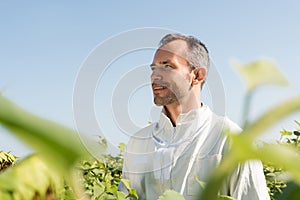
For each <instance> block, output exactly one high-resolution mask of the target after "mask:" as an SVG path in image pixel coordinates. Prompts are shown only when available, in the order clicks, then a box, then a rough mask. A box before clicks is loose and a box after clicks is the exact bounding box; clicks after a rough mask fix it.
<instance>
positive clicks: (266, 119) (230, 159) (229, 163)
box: [200, 97, 300, 200]
mask: <svg viewBox="0 0 300 200" xmlns="http://www.w3.org/2000/svg"><path fill="white" fill-rule="evenodd" d="M298 110H300V97H294V98H292V99H289V100H287V101H285V102H282V103H281V104H280V105H278V106H276V107H274V108H272V109H270V110H269V111H268V112H266V113H265V114H263V115H262V116H261V117H260V118H258V120H256V121H255V122H253V123H252V124H250V125H249V126H247V128H246V129H245V130H244V131H243V132H242V133H241V134H239V135H234V134H233V135H231V136H230V137H231V139H232V148H231V149H230V150H229V152H228V154H227V155H226V156H225V157H224V159H223V161H222V162H221V164H220V166H218V167H217V169H216V170H215V172H214V173H213V175H212V177H211V178H210V179H209V181H208V183H207V185H206V187H205V190H204V191H203V194H202V196H201V198H200V199H211V200H215V199H217V192H218V190H219V188H220V187H221V184H222V183H223V182H224V180H225V179H226V177H227V176H229V175H230V173H232V172H233V170H234V169H235V168H236V167H237V165H238V164H239V163H242V162H244V161H246V160H249V159H259V160H262V161H265V162H272V163H274V164H280V163H286V165H284V167H285V169H287V170H288V171H289V172H291V173H292V174H293V175H294V177H295V180H296V181H297V182H298V183H299V184H300V172H299V166H300V158H299V154H298V151H297V149H291V148H289V147H285V146H279V145H274V146H267V145H266V146H265V147H263V148H261V149H259V150H258V149H256V148H255V147H254V146H253V142H254V139H255V138H256V137H257V136H259V135H260V134H262V133H263V132H264V131H265V130H266V129H268V128H270V127H271V126H272V125H274V124H275V123H276V122H278V121H279V120H281V119H283V118H284V117H286V116H288V115H290V114H292V113H293V112H295V111H298Z"/></svg>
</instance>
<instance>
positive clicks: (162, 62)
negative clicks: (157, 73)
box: [150, 60, 171, 67]
mask: <svg viewBox="0 0 300 200" xmlns="http://www.w3.org/2000/svg"><path fill="white" fill-rule="evenodd" d="M159 64H161V65H165V64H171V62H170V60H165V61H161V62H159ZM153 66H157V65H156V64H154V63H152V64H151V65H150V67H153Z"/></svg>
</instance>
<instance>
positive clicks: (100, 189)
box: [80, 139, 138, 199]
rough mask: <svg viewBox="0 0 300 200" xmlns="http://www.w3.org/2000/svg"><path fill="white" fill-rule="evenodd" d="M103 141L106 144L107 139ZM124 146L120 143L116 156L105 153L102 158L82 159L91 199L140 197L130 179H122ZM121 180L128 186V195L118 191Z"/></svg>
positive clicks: (83, 172)
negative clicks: (132, 186) (131, 185)
mask: <svg viewBox="0 0 300 200" xmlns="http://www.w3.org/2000/svg"><path fill="white" fill-rule="evenodd" d="M101 143H102V144H103V145H104V146H106V140H105V139H102V142H101ZM124 146H125V145H124V144H123V143H121V144H120V145H119V149H120V153H119V154H118V155H116V156H113V155H111V154H103V155H102V156H101V157H100V158H97V159H92V160H84V161H82V163H81V167H80V170H81V171H82V174H83V178H84V181H83V182H84V187H85V190H86V193H87V194H88V195H89V197H90V198H91V199H126V198H127V197H132V198H135V199H137V198H138V197H137V194H136V191H135V189H132V188H131V187H130V184H129V181H128V180H122V179H121V178H122V166H123V154H122V152H123V151H124ZM120 181H122V182H123V184H124V185H125V186H126V188H127V190H128V193H129V195H128V196H127V195H126V194H125V193H123V192H121V191H118V185H119V183H120Z"/></svg>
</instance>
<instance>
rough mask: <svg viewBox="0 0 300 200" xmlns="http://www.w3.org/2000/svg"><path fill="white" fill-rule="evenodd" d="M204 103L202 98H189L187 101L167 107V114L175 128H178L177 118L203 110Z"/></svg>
mask: <svg viewBox="0 0 300 200" xmlns="http://www.w3.org/2000/svg"><path fill="white" fill-rule="evenodd" d="M201 106H202V103H201V100H200V98H199V97H198V98H188V99H187V100H186V101H184V99H182V100H181V101H180V103H179V102H174V103H172V104H168V105H166V106H165V110H166V114H167V116H168V117H169V118H170V120H171V122H172V124H173V126H174V127H175V126H176V121H177V118H178V116H179V115H180V114H182V113H187V112H189V111H191V110H193V109H198V108H201Z"/></svg>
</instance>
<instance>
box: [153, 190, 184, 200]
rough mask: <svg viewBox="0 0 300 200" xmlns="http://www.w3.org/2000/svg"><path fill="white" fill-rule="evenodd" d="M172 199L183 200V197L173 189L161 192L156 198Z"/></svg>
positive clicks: (161, 199) (159, 199)
mask: <svg viewBox="0 0 300 200" xmlns="http://www.w3.org/2000/svg"><path fill="white" fill-rule="evenodd" d="M174 199H176V200H184V197H183V196H182V195H181V194H180V193H178V192H176V191H174V190H167V191H165V192H164V193H163V195H161V196H160V197H159V198H158V200H174Z"/></svg>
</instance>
